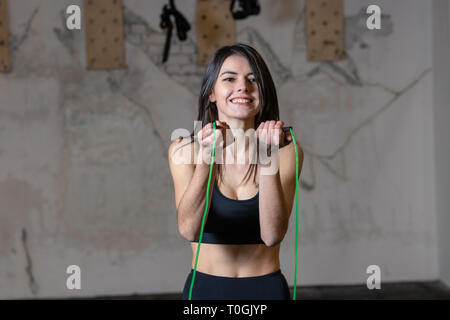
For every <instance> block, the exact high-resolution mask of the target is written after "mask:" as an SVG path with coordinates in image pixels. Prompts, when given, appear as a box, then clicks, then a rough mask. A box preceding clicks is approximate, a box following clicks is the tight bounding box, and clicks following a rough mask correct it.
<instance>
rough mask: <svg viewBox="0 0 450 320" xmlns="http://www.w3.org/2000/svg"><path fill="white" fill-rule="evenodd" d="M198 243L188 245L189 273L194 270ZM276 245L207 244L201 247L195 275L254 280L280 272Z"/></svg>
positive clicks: (277, 246)
mask: <svg viewBox="0 0 450 320" xmlns="http://www.w3.org/2000/svg"><path fill="white" fill-rule="evenodd" d="M197 247H198V243H196V242H191V248H192V269H194V266H195V258H196V255H197ZM279 253H280V244H278V245H276V246H274V247H267V246H266V245H264V244H211V243H202V244H201V245H200V253H199V256H198V261H197V271H199V272H202V273H207V274H210V275H215V276H222V277H232V278H242V277H257V276H262V275H265V274H269V273H272V272H275V271H277V270H279V269H280V259H279Z"/></svg>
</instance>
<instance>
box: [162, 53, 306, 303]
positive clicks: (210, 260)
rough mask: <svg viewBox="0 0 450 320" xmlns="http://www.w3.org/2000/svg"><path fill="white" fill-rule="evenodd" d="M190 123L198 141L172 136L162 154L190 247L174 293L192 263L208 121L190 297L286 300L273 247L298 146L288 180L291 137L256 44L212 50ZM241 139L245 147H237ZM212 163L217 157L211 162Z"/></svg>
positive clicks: (292, 183) (284, 219) (289, 200)
mask: <svg viewBox="0 0 450 320" xmlns="http://www.w3.org/2000/svg"><path fill="white" fill-rule="evenodd" d="M197 120H200V121H201V122H202V129H201V131H200V132H199V133H198V135H197V137H196V138H197V139H194V133H192V134H191V137H190V138H187V139H181V138H179V139H178V140H177V141H174V142H173V143H172V144H171V145H170V147H169V152H168V155H169V165H170V171H171V174H172V177H173V181H174V188H175V202H176V208H177V214H178V230H179V232H180V234H181V235H182V236H183V237H184V238H186V239H187V240H189V241H190V242H191V248H192V253H193V257H192V264H191V267H192V269H191V272H190V273H189V275H188V277H187V279H186V282H185V286H184V290H183V296H182V298H183V299H188V296H189V290H190V286H191V280H192V276H193V269H194V268H195V258H196V253H197V246H198V241H199V237H200V231H201V224H202V219H203V214H204V210H205V205H206V192H207V185H208V177H209V173H210V160H211V150H212V146H213V141H214V136H213V128H212V122H214V121H215V122H216V137H215V138H216V153H215V161H214V165H213V171H212V177H211V187H210V189H209V195H208V196H209V199H210V200H209V201H208V211H207V215H206V222H205V227H204V230H203V237H202V240H201V250H200V254H199V257H198V262H197V270H196V274H195V279H194V280H195V282H194V286H193V289H192V299H208V300H213V299H220V300H228V299H273V300H275V299H285V300H288V299H290V294H289V288H288V285H287V282H286V279H285V277H284V275H283V274H282V273H281V270H280V260H279V251H280V243H281V241H282V240H283V238H284V236H285V234H286V232H287V228H288V222H289V217H290V214H291V210H292V206H293V201H294V197H295V187H296V178H297V179H298V178H299V177H300V170H301V167H302V163H303V152H302V149H301V148H300V147H299V146H298V143H297V151H298V155H299V171H298V173H299V175H298V176H297V177H296V174H295V172H296V171H295V162H296V154H295V149H294V148H295V144H294V143H290V142H291V141H292V137H291V135H290V133H284V132H283V130H281V129H282V127H283V124H284V123H283V122H282V121H279V109H278V100H277V94H276V91H275V85H274V83H273V80H272V77H271V75H270V72H269V70H268V68H267V66H266V64H265V62H264V60H263V59H262V57H261V56H260V55H259V53H258V52H257V51H256V50H255V49H253V48H252V47H250V46H248V45H245V44H236V45H232V46H226V47H222V48H220V49H219V50H218V51H217V52H216V53H215V54H214V56H213V57H212V58H211V60H210V62H209V64H208V66H207V67H206V70H205V74H204V78H203V84H202V88H201V92H200V97H199V113H198V118H197ZM255 130H256V131H255ZM243 133H244V134H243ZM248 133H250V134H248ZM252 137H253V138H252ZM244 138H245V139H244ZM254 139H256V140H257V144H255V143H253V141H254ZM195 140H197V141H195ZM244 140H245V144H243V143H238V141H239V142H242V141H244ZM255 146H256V148H255ZM186 147H187V148H186ZM265 148H270V149H271V150H275V152H274V153H272V154H270V158H269V160H270V163H267V161H266V160H267V157H266V160H264V161H263V157H262V152H261V150H265ZM256 149H257V152H256ZM255 154H257V155H256V161H255V157H254V155H255ZM242 155H245V157H244V160H245V162H243V161H242ZM175 157H178V158H179V159H180V157H181V159H183V163H180V162H179V161H178V162H177V163H175V161H174V159H175ZM220 159H222V160H223V161H216V160H220ZM239 159H241V161H240V162H239ZM274 168H275V170H273V169H274Z"/></svg>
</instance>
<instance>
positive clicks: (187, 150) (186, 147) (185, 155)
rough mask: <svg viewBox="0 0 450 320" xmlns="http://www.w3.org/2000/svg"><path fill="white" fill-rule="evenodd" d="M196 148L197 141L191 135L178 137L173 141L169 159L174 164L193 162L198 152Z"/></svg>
mask: <svg viewBox="0 0 450 320" xmlns="http://www.w3.org/2000/svg"><path fill="white" fill-rule="evenodd" d="M196 149H198V148H195V141H194V140H193V139H192V138H191V137H190V136H188V137H184V138H181V137H180V138H178V139H177V140H174V141H172V143H171V144H170V146H169V150H168V157H169V161H170V162H171V163H173V164H192V165H195V161H194V159H196V157H195V155H196V153H197V152H198V150H196Z"/></svg>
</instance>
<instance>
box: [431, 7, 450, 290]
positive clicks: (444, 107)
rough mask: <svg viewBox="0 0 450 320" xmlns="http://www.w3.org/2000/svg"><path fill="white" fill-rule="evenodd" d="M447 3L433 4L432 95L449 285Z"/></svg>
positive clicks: (442, 254)
mask: <svg viewBox="0 0 450 320" xmlns="http://www.w3.org/2000/svg"><path fill="white" fill-rule="evenodd" d="M449 17H450V4H449V1H446V0H438V1H434V6H433V70H434V74H433V80H434V86H433V97H434V122H435V127H434V134H435V146H434V147H435V155H436V169H435V170H436V212H437V217H438V222H439V223H438V234H439V242H438V243H439V268H440V277H441V279H442V280H443V281H445V282H446V283H447V285H449V286H450V235H449V232H448V230H449V228H450V197H449V196H448V195H449V190H450V170H449V163H450V140H449V137H450V126H449V121H450V65H449V63H448V58H449V57H450V24H449Z"/></svg>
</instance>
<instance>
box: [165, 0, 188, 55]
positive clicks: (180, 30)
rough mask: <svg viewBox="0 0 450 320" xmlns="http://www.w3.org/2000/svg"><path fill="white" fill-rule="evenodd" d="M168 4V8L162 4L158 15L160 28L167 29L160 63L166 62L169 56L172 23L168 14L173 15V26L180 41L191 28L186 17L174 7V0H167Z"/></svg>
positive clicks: (184, 38) (185, 37)
mask: <svg viewBox="0 0 450 320" xmlns="http://www.w3.org/2000/svg"><path fill="white" fill-rule="evenodd" d="M169 5H170V8H169V7H168V6H167V5H164V7H163V12H162V14H161V15H160V17H161V22H160V24H159V26H160V27H161V28H162V29H167V37H166V42H165V44H164V53H163V60H162V63H164V62H166V61H167V58H168V57H169V51H170V41H171V39H172V29H173V24H172V21H171V20H170V16H171V15H173V16H174V17H175V27H176V28H177V36H178V39H180V41H184V40H186V39H187V32H188V31H189V30H190V29H191V25H190V24H189V22H188V21H187V20H186V18H185V17H184V16H183V15H182V14H181V13H180V12H179V11H178V10H177V9H176V8H175V3H174V0H169Z"/></svg>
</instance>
